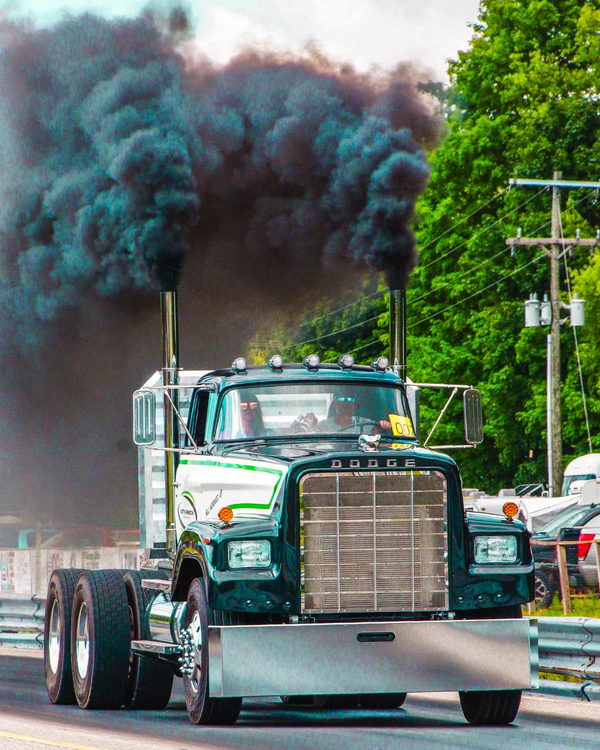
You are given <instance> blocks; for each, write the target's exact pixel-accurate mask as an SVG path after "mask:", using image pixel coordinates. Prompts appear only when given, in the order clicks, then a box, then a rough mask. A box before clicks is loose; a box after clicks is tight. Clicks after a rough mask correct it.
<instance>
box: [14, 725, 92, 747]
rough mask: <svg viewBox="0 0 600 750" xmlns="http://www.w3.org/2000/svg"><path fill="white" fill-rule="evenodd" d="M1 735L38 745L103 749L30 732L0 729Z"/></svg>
mask: <svg viewBox="0 0 600 750" xmlns="http://www.w3.org/2000/svg"><path fill="white" fill-rule="evenodd" d="M0 737H5V738H6V739H7V740H22V741H23V742H35V743H36V744H38V745H50V746H51V747H68V748H71V750H101V748H99V747H92V746H91V745H77V744H76V743H75V742H61V741H60V740H43V739H41V737H32V736H30V735H28V734H15V732H5V731H4V730H2V729H0Z"/></svg>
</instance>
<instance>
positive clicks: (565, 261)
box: [558, 213, 593, 453]
mask: <svg viewBox="0 0 600 750" xmlns="http://www.w3.org/2000/svg"><path fill="white" fill-rule="evenodd" d="M558 227H559V230H560V238H561V239H564V236H563V226H562V217H561V215H560V213H559V215H558ZM563 263H564V266H565V278H566V280H567V291H568V294H569V304H570V303H571V296H572V295H571V279H570V278H569V265H568V263H567V253H566V252H564V253H563ZM571 330H572V331H573V339H574V341H575V356H576V358H577V370H578V373H579V385H580V387H581V400H582V402H583V415H584V418H585V429H586V432H587V439H588V446H589V449H590V453H592V451H593V448H592V433H591V432H590V419H589V415H588V409H587V399H586V397H585V386H584V383H583V369H582V367H581V357H580V355H579V341H578V340H577V327H576V326H573V325H572V326H571Z"/></svg>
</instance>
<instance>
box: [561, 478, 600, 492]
mask: <svg viewBox="0 0 600 750" xmlns="http://www.w3.org/2000/svg"><path fill="white" fill-rule="evenodd" d="M588 479H596V475H595V474H569V475H568V476H566V477H565V478H564V480H563V488H562V494H563V495H577V494H579V493H580V492H581V488H582V486H583V483H584V482H587V480H588Z"/></svg>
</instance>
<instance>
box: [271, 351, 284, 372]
mask: <svg viewBox="0 0 600 750" xmlns="http://www.w3.org/2000/svg"><path fill="white" fill-rule="evenodd" d="M269 367H270V368H271V369H272V370H281V368H282V367H283V357H282V356H281V354H274V355H273V356H272V357H271V359H270V360H269Z"/></svg>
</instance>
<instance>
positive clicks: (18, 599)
mask: <svg viewBox="0 0 600 750" xmlns="http://www.w3.org/2000/svg"><path fill="white" fill-rule="evenodd" d="M44 602H45V599H44V598H43V597H40V596H36V595H35V594H7V593H5V594H0V646H14V647H16V648H32V649H41V648H42V647H43V631H44ZM538 632H539V653H540V658H539V664H540V672H547V673H550V674H555V675H560V676H562V675H568V676H570V677H575V678H577V679H578V680H580V681H579V682H568V681H565V680H545V679H542V680H540V691H541V692H542V693H545V694H547V695H559V696H562V697H576V698H579V699H581V700H585V701H600V618H591V617H540V618H539V619H538Z"/></svg>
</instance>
